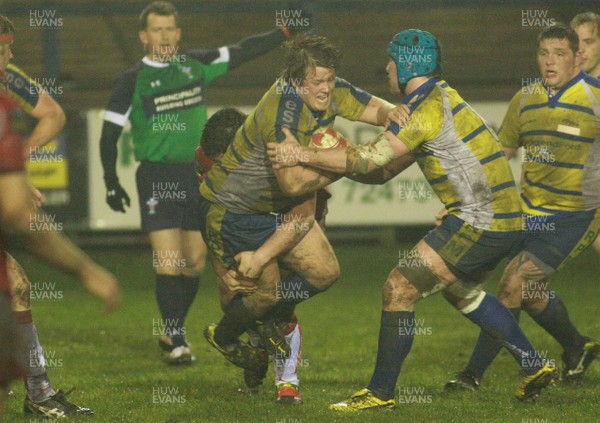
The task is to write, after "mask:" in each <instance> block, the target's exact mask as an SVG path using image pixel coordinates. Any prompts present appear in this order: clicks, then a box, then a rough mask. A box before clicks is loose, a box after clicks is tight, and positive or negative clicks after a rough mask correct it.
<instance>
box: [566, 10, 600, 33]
mask: <svg viewBox="0 0 600 423" xmlns="http://www.w3.org/2000/svg"><path fill="white" fill-rule="evenodd" d="M586 23H591V24H592V25H594V27H595V28H596V35H597V36H600V33H599V32H598V31H600V15H599V14H597V13H594V12H584V13H579V14H578V15H575V17H574V18H573V19H571V28H573V29H577V28H578V27H579V26H581V25H583V24H586Z"/></svg>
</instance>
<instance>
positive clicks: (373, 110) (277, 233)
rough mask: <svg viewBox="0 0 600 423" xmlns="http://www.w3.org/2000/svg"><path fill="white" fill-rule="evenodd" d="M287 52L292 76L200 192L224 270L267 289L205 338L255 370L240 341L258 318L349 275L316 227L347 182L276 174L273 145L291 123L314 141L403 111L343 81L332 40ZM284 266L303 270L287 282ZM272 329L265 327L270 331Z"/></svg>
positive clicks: (246, 299) (287, 72) (211, 242)
mask: <svg viewBox="0 0 600 423" xmlns="http://www.w3.org/2000/svg"><path fill="white" fill-rule="evenodd" d="M286 49H287V55H286V67H285V69H284V71H283V72H282V76H281V77H280V78H278V80H277V81H276V82H275V83H274V84H273V85H272V86H271V88H270V89H269V90H268V91H267V93H266V94H265V95H264V96H263V98H262V99H261V101H260V102H259V104H258V105H257V107H256V109H255V110H254V112H253V113H252V114H251V115H250V116H248V118H247V119H246V121H245V122H244V125H243V126H242V128H241V129H239V130H238V131H237V132H236V134H235V138H234V141H233V143H232V144H231V145H230V146H229V148H228V150H227V151H226V153H225V154H224V156H223V157H222V159H221V160H220V161H219V162H218V164H217V165H215V166H214V167H213V168H212V169H211V170H210V172H209V173H208V175H207V177H206V179H205V180H204V182H203V183H202V185H201V187H200V193H201V195H202V197H203V199H204V201H201V208H202V210H203V215H204V216H206V218H207V222H206V236H207V238H206V240H207V245H208V247H209V249H210V251H211V252H212V253H213V255H214V256H215V258H216V259H217V260H218V261H219V263H220V264H221V266H222V267H224V268H226V269H236V270H237V272H238V273H239V274H240V275H241V276H243V277H246V278H250V279H256V280H257V287H258V289H257V291H256V292H254V293H252V294H250V295H245V296H242V295H236V296H235V297H234V298H233V299H232V300H231V301H230V302H229V303H228V304H227V306H226V308H225V315H224V317H223V318H222V319H221V321H220V323H219V324H218V325H214V324H213V325H210V326H209V327H208V328H207V329H206V331H205V336H206V338H207V340H208V341H209V342H210V343H211V345H213V346H214V347H215V348H216V349H217V350H219V351H220V352H221V353H222V354H224V355H225V356H226V358H228V359H229V360H231V361H232V362H234V363H235V364H237V365H238V366H240V367H245V368H250V369H252V367H251V366H250V367H247V365H249V364H251V363H250V362H249V361H248V360H246V358H247V356H246V354H248V355H250V356H251V355H252V350H251V349H249V348H248V346H247V345H245V344H244V343H241V342H240V341H239V339H238V338H239V336H240V335H241V334H242V333H243V332H244V331H246V330H247V329H248V328H252V326H253V325H254V323H255V321H256V320H259V319H261V321H262V322H263V323H268V322H269V321H270V319H268V318H267V316H269V314H268V313H274V314H277V313H278V312H279V311H278V310H280V309H282V308H283V309H285V308H286V305H291V306H293V305H294V304H298V303H300V302H302V301H304V300H306V299H308V298H310V297H312V296H314V295H316V294H318V293H320V292H322V291H324V290H326V289H327V288H328V287H329V286H331V284H333V283H334V282H335V280H336V279H337V278H338V275H339V265H338V263H337V259H336V257H335V254H334V253H333V250H332V248H331V246H330V245H329V242H328V241H327V238H326V237H325V236H324V234H323V231H322V229H321V228H320V227H319V225H314V220H315V191H316V190H317V189H319V188H322V187H323V186H325V185H327V184H328V183H330V182H331V181H333V180H335V179H336V178H337V177H336V176H334V175H331V174H329V173H327V172H317V171H314V170H310V169H301V168H296V169H292V168H290V169H281V170H275V171H274V170H273V169H272V167H271V165H270V163H269V161H268V159H267V157H266V146H267V145H269V144H271V143H277V142H280V141H282V140H283V139H284V138H285V137H284V135H283V133H282V128H283V127H289V128H291V130H292V131H293V132H294V133H295V134H296V135H297V136H298V137H299V139H300V140H301V142H302V143H303V144H304V145H308V143H309V142H310V137H311V135H312V134H313V133H314V132H315V131H317V130H318V129H320V128H326V127H331V126H333V124H334V120H335V118H336V116H341V117H344V118H347V119H350V120H360V121H363V122H367V123H371V124H374V125H383V124H384V123H385V122H386V120H387V119H388V117H389V116H394V115H395V113H398V112H397V111H395V107H394V105H392V104H390V103H388V102H386V101H383V100H381V99H379V98H377V97H374V96H372V95H370V94H368V93H366V92H364V91H362V90H360V89H358V88H356V87H354V86H352V85H351V84H349V83H348V82H347V81H345V80H343V79H340V78H337V77H336V70H337V68H338V66H339V58H340V52H339V49H338V48H337V47H336V46H334V45H332V44H331V43H330V42H329V41H328V40H327V39H325V38H323V37H297V38H295V39H293V40H291V41H290V42H289V43H287V45H286ZM291 154H293V153H291ZM290 195H295V196H296V197H291V196H290ZM286 215H288V216H289V215H292V216H293V217H294V219H293V224H286V218H285V216H286ZM288 222H289V221H288ZM280 267H283V268H287V269H290V270H291V271H292V272H293V273H292V274H291V275H289V276H288V277H285V276H283V275H282V274H281V272H280ZM267 312H268V313H267ZM264 327H265V325H264V324H263V325H257V327H256V329H257V330H258V331H259V333H261V332H262V331H263V330H264ZM274 336H275V338H276V337H277V334H275V335H274ZM269 341H270V342H272V343H273V344H274V345H275V347H277V348H278V347H279V346H280V345H281V344H280V343H279V342H278V341H277V342H276V341H275V340H273V339H270V340H269ZM284 349H285V347H284ZM285 353H286V352H285V351H284V354H285Z"/></svg>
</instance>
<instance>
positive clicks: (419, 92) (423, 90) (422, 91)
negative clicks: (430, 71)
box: [403, 76, 442, 104]
mask: <svg viewBox="0 0 600 423" xmlns="http://www.w3.org/2000/svg"><path fill="white" fill-rule="evenodd" d="M441 80H442V78H440V77H439V76H434V77H433V78H430V79H428V80H427V82H425V83H423V84H421V86H420V87H419V88H417V89H416V90H414V91H413V92H412V93H410V94H409V95H407V96H406V97H405V98H404V100H403V103H405V104H408V103H410V102H411V101H413V99H414V98H416V97H419V96H421V97H426V96H427V94H429V93H430V92H431V90H433V87H434V85H435V84H437V83H438V82H440V81H441Z"/></svg>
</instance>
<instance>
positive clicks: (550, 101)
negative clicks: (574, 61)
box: [546, 71, 585, 105]
mask: <svg viewBox="0 0 600 423" xmlns="http://www.w3.org/2000/svg"><path fill="white" fill-rule="evenodd" d="M584 76H585V74H584V73H583V71H581V72H579V73H578V74H577V75H575V76H574V77H573V78H572V79H571V80H570V81H569V82H567V83H566V84H565V85H563V86H562V87H561V88H560V90H558V92H557V93H556V94H554V95H553V96H550V91H549V90H548V88H546V90H547V91H548V104H549V105H556V103H558V100H559V99H560V97H561V96H562V95H563V93H564V92H565V91H567V90H568V89H569V88H571V87H572V86H573V85H575V84H577V83H578V82H579V81H581V80H582V79H583V78H584Z"/></svg>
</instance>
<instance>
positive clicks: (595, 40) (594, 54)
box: [571, 12, 600, 253]
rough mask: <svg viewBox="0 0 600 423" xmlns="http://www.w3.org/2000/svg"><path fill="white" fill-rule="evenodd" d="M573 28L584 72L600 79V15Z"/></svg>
mask: <svg viewBox="0 0 600 423" xmlns="http://www.w3.org/2000/svg"><path fill="white" fill-rule="evenodd" d="M571 28H573V29H574V30H575V32H577V37H578V38H579V50H580V51H581V53H582V56H583V57H582V59H583V65H582V67H583V71H584V72H585V73H587V74H588V75H591V76H593V77H595V78H598V79H600V15H598V14H597V13H594V12H585V13H580V14H578V15H576V16H575V17H574V18H573V19H572V20H571ZM593 246H594V249H595V250H596V252H598V253H600V237H596V240H595V241H594V244H593Z"/></svg>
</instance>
